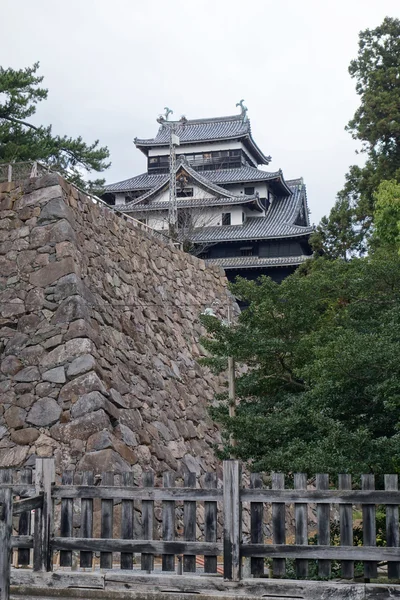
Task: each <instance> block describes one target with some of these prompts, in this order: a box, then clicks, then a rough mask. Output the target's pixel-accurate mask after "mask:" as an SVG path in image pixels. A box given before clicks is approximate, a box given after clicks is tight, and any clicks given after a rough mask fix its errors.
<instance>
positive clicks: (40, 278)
mask: <svg viewBox="0 0 400 600" xmlns="http://www.w3.org/2000/svg"><path fill="white" fill-rule="evenodd" d="M77 272H79V267H78V265H77V264H76V263H75V261H74V260H73V259H72V258H71V257H67V258H63V259H62V260H60V261H59V262H53V263H49V264H48V265H47V266H46V267H43V268H42V269H39V270H38V271H35V272H34V273H31V275H30V277H29V281H30V283H31V284H32V285H35V286H37V287H42V288H44V287H47V286H48V285H50V284H52V283H54V282H55V281H57V279H60V277H63V276H64V275H68V273H77Z"/></svg>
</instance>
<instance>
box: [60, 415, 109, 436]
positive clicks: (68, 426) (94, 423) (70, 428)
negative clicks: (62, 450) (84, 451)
mask: <svg viewBox="0 0 400 600" xmlns="http://www.w3.org/2000/svg"><path fill="white" fill-rule="evenodd" d="M110 428H111V423H110V419H109V418H108V416H107V415H106V413H105V412H104V410H97V411H95V412H92V413H89V414H87V415H84V416H82V417H79V418H78V419H74V420H73V421H70V422H69V423H65V424H60V425H53V427H52V428H51V429H50V434H51V436H52V437H53V438H54V439H55V440H58V441H60V442H64V443H68V442H69V441H70V440H73V439H80V440H87V439H88V438H89V437H90V436H91V435H93V434H94V433H97V432H98V431H102V430H103V429H110Z"/></svg>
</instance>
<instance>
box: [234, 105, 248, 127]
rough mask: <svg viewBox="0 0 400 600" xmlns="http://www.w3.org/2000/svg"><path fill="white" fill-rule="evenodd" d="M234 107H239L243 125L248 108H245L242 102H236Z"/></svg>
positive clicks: (246, 117)
mask: <svg viewBox="0 0 400 600" xmlns="http://www.w3.org/2000/svg"><path fill="white" fill-rule="evenodd" d="M236 106H240V110H241V113H240V114H241V117H242V119H243V123H245V122H246V121H247V119H248V116H247V111H248V108H247V106H245V105H244V100H240V102H237V103H236Z"/></svg>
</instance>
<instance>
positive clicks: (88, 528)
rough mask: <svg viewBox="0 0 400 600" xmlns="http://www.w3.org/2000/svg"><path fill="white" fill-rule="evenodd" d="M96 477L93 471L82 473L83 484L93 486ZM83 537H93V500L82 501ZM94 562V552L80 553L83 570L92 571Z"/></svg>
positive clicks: (83, 499)
mask: <svg viewBox="0 0 400 600" xmlns="http://www.w3.org/2000/svg"><path fill="white" fill-rule="evenodd" d="M93 482H94V475H93V472H92V471H84V472H83V473H82V484H83V485H85V486H92V485H93ZM81 536H82V537H86V538H91V537H92V536H93V500H92V498H90V497H89V498H85V497H83V496H82V499H81ZM92 562H93V552H80V554H79V564H80V566H81V568H83V569H85V568H86V569H88V568H89V569H90V568H91V566H92Z"/></svg>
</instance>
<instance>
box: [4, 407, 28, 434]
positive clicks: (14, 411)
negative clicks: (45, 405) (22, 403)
mask: <svg viewBox="0 0 400 600" xmlns="http://www.w3.org/2000/svg"><path fill="white" fill-rule="evenodd" d="M25 419H26V411H25V410H24V409H23V408H20V407H19V406H11V407H10V408H9V409H8V410H6V412H5V413H4V420H5V422H6V423H7V426H8V427H10V429H18V428H19V427H23V426H24V425H25Z"/></svg>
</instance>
